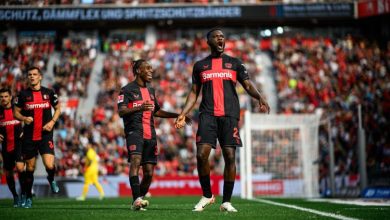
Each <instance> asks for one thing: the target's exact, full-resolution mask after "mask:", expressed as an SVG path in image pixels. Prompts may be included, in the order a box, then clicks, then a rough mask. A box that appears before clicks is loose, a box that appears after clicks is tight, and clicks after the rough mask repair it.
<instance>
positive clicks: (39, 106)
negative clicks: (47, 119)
mask: <svg viewBox="0 0 390 220" xmlns="http://www.w3.org/2000/svg"><path fill="white" fill-rule="evenodd" d="M47 108H50V103H49V102H42V103H26V104H25V105H24V109H25V110H34V109H47Z"/></svg>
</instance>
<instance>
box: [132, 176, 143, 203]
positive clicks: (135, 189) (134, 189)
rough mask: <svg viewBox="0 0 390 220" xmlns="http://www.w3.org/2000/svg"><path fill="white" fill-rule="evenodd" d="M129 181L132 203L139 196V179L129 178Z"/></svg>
mask: <svg viewBox="0 0 390 220" xmlns="http://www.w3.org/2000/svg"><path fill="white" fill-rule="evenodd" d="M129 179H130V186H131V191H132V193H133V201H135V200H136V199H137V198H138V197H140V196H141V193H140V186H139V178H138V176H131V177H130V178H129Z"/></svg>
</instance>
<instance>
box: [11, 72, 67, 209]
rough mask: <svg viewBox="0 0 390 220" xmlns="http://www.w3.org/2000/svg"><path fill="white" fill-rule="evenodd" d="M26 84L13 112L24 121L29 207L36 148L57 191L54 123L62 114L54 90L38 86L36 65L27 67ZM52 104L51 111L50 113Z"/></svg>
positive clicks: (23, 145)
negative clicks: (27, 85)
mask: <svg viewBox="0 0 390 220" xmlns="http://www.w3.org/2000/svg"><path fill="white" fill-rule="evenodd" d="M27 79H28V83H29V87H28V88H27V89H25V90H22V91H20V93H19V95H18V97H17V99H16V101H15V111H14V116H15V118H16V119H18V120H19V121H22V122H23V123H24V127H23V143H22V155H23V159H25V161H26V179H25V185H26V188H25V189H26V193H27V198H26V202H25V206H24V207H25V208H31V207H32V194H31V189H32V186H33V183H34V170H35V163H36V158H37V156H38V152H39V153H40V154H41V156H42V161H43V164H44V166H45V168H46V172H47V174H48V175H47V180H48V181H49V184H50V187H51V190H52V192H53V193H58V192H59V187H58V185H57V183H56V181H55V180H54V174H55V172H56V170H55V165H54V160H55V157H54V144H53V127H54V124H55V123H56V122H57V120H58V118H59V117H60V114H61V109H60V104H59V103H58V97H57V94H55V93H54V91H53V90H51V89H48V88H45V87H43V86H41V81H42V72H41V70H40V69H39V68H38V67H31V68H29V69H28V71H27ZM52 108H54V114H53V115H52Z"/></svg>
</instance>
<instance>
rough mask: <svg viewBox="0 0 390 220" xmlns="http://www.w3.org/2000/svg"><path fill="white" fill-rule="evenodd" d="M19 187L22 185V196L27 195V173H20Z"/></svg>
mask: <svg viewBox="0 0 390 220" xmlns="http://www.w3.org/2000/svg"><path fill="white" fill-rule="evenodd" d="M18 176H19V185H20V193H21V194H22V195H24V194H26V188H25V187H26V186H25V185H26V184H25V181H26V172H25V171H23V172H19V175H18Z"/></svg>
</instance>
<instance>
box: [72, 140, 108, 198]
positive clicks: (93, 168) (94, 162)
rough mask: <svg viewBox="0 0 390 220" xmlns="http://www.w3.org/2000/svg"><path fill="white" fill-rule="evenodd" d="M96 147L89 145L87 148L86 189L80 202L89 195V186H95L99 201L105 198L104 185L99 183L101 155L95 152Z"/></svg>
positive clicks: (84, 188)
mask: <svg viewBox="0 0 390 220" xmlns="http://www.w3.org/2000/svg"><path fill="white" fill-rule="evenodd" d="M94 148H95V145H92V144H88V145H87V147H86V150H87V152H86V155H85V173H84V187H83V193H82V195H81V196H80V197H77V200H78V201H85V198H86V196H87V194H88V190H89V185H91V184H93V185H95V187H96V189H97V191H98V192H99V194H100V196H99V199H100V200H102V199H103V198H104V191H103V187H102V185H100V183H99V155H97V153H96V151H95V149H94Z"/></svg>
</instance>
